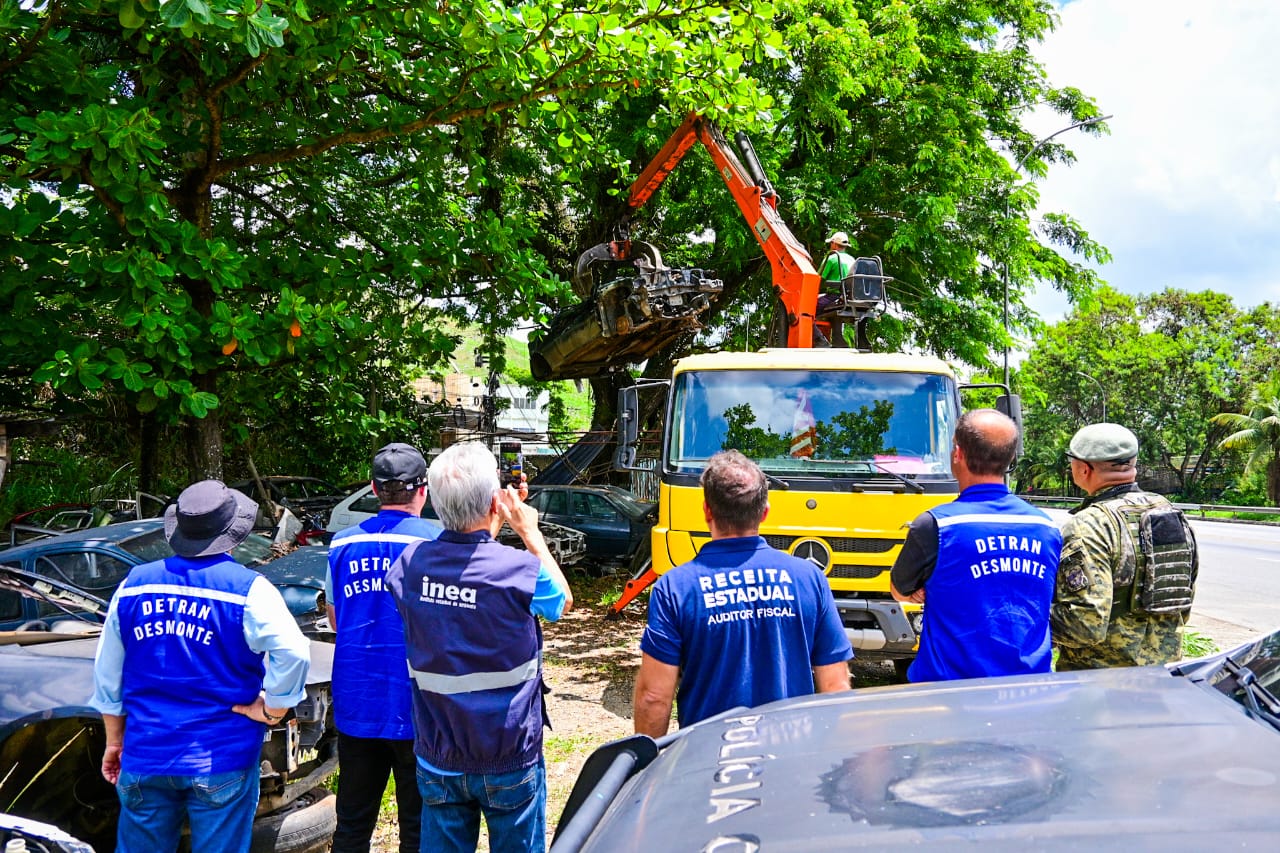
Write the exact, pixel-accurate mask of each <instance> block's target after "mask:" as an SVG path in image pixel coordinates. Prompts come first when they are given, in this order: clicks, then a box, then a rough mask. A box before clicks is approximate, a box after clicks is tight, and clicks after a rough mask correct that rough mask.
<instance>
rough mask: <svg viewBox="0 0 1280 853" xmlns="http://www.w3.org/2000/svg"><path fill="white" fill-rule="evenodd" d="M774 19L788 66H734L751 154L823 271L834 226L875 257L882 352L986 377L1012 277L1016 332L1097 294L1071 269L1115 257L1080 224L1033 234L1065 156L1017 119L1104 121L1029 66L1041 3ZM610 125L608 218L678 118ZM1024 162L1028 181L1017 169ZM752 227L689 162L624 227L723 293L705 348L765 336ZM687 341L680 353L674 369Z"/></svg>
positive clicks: (704, 170)
mask: <svg viewBox="0 0 1280 853" xmlns="http://www.w3.org/2000/svg"><path fill="white" fill-rule="evenodd" d="M778 9H779V11H778V15H777V16H776V19H775V22H776V26H777V28H778V29H779V30H780V31H781V32H782V34H783V38H784V42H783V46H784V48H785V49H786V51H787V61H786V62H783V63H752V64H749V65H747V66H744V70H745V73H747V74H749V75H751V76H752V78H753V79H755V80H756V81H757V82H758V84H759V86H760V87H761V88H762V89H763V90H764V91H766V92H768V93H769V95H771V96H772V99H773V101H774V102H775V103H776V104H777V107H776V108H775V109H774V110H773V111H771V113H770V114H769V115H768V116H765V117H762V120H761V121H760V122H759V123H758V124H757V126H756V128H755V133H754V141H755V148H756V150H757V152H758V153H759V155H760V157H761V159H762V160H763V162H764V166H765V171H766V172H767V174H768V175H769V177H770V178H771V179H772V182H773V184H774V185H775V186H776V187H777V189H778V191H779V196H780V199H781V204H780V210H781V211H782V212H783V216H784V218H785V219H786V220H787V221H788V223H789V224H790V225H791V228H792V230H793V231H794V232H795V233H796V234H797V236H799V237H800V239H801V241H802V242H804V243H805V244H806V245H808V246H809V247H810V248H811V251H812V252H813V253H814V255H815V262H816V263H819V264H820V262H821V259H822V256H823V253H824V252H825V248H826V238H827V236H828V235H829V234H830V233H831V232H832V231H835V230H841V231H846V232H848V233H849V234H850V235H851V236H852V237H853V240H854V246H853V250H854V251H857V252H859V253H862V254H868V255H880V256H882V258H883V261H884V267H885V271H886V272H887V273H888V274H890V275H892V276H894V277H895V278H896V281H894V282H892V283H891V284H890V285H889V294H890V300H891V303H892V305H893V310H892V311H890V312H889V314H888V315H886V316H885V317H883V318H882V319H881V320H879V321H878V322H877V323H876V324H874V327H873V338H874V345H875V347H876V348H878V349H883V350H890V351H894V350H902V349H905V348H909V347H915V348H920V349H925V350H928V351H931V352H934V353H937V354H938V355H940V356H943V357H947V358H955V359H959V360H962V361H965V362H967V363H969V364H973V365H984V364H990V363H991V361H992V354H993V353H994V352H999V351H1000V349H1001V348H1002V347H1003V345H1004V344H1005V343H1006V341H1007V340H1008V339H1007V338H1006V335H1005V332H1004V329H1003V327H1002V316H1001V315H1002V297H1003V293H1004V273H1005V271H1006V269H1007V270H1008V272H1009V277H1008V281H1009V289H1008V290H1009V296H1010V303H1011V326H1012V328H1013V332H1014V333H1015V334H1017V333H1019V332H1026V331H1028V330H1030V329H1033V328H1035V324H1036V318H1035V317H1034V316H1033V315H1032V314H1031V313H1030V312H1029V311H1028V310H1027V308H1026V307H1025V305H1024V302H1023V297H1024V295H1025V294H1027V293H1029V292H1031V291H1032V290H1033V289H1034V287H1035V286H1036V285H1037V284H1048V285H1050V286H1053V287H1057V288H1060V289H1062V290H1064V291H1065V292H1066V293H1067V294H1068V295H1069V296H1070V297H1071V298H1072V299H1076V298H1079V297H1081V296H1083V295H1085V294H1088V293H1089V292H1090V291H1091V290H1092V289H1093V288H1094V287H1096V286H1097V283H1098V279H1097V276H1096V274H1095V273H1094V272H1093V271H1092V270H1091V269H1089V268H1088V267H1086V266H1085V265H1084V264H1083V261H1085V260H1099V261H1104V260H1106V258H1107V254H1106V251H1105V250H1104V249H1103V248H1102V247H1100V246H1098V245H1097V244H1096V243H1095V242H1094V241H1092V240H1091V239H1090V238H1089V236H1088V234H1087V232H1085V231H1084V229H1083V228H1082V227H1080V225H1079V224H1078V223H1076V222H1074V221H1073V220H1072V219H1071V218H1070V217H1069V216H1067V215H1065V214H1060V213H1054V212H1050V213H1047V214H1042V215H1041V216H1040V217H1039V222H1038V223H1037V224H1036V225H1035V226H1033V225H1032V224H1031V222H1030V220H1029V217H1030V214H1031V213H1032V211H1033V210H1034V207H1035V204H1036V201H1037V193H1036V191H1035V188H1034V184H1033V183H1030V182H1028V181H1027V175H1031V176H1037V175H1042V174H1044V172H1045V170H1046V169H1047V168H1048V166H1049V165H1050V164H1053V163H1062V164H1069V163H1070V162H1071V161H1072V156H1071V154H1070V150H1069V149H1068V148H1067V147H1066V146H1065V145H1064V144H1063V142H1062V140H1058V141H1055V142H1052V143H1049V144H1046V145H1043V146H1039V147H1037V146H1036V141H1037V140H1036V137H1035V136H1034V135H1033V134H1032V133H1031V132H1030V131H1028V130H1026V129H1025V128H1024V127H1023V124H1022V123H1023V121H1024V119H1026V117H1027V116H1028V115H1029V114H1030V112H1031V111H1032V110H1036V109H1042V108H1044V107H1045V106H1048V107H1049V109H1050V110H1051V111H1053V112H1056V113H1059V114H1060V115H1061V116H1062V120H1063V121H1076V120H1081V119H1086V118H1092V117H1096V116H1097V115H1098V114H1099V110H1098V108H1097V106H1096V105H1095V104H1094V103H1093V102H1092V101H1091V100H1090V99H1088V98H1087V97H1085V96H1084V95H1083V94H1081V93H1080V92H1079V91H1077V90H1075V89H1072V88H1070V87H1064V86H1060V85H1055V84H1053V83H1052V82H1051V81H1049V80H1048V79H1047V77H1046V75H1045V72H1044V70H1043V69H1042V68H1041V66H1040V65H1039V63H1038V62H1037V61H1036V60H1035V58H1034V55H1033V52H1032V50H1033V47H1034V45H1035V43H1036V42H1037V41H1038V40H1040V39H1041V38H1042V37H1043V36H1044V35H1045V34H1046V33H1047V32H1048V31H1049V30H1050V28H1051V27H1052V26H1053V25H1054V22H1055V12H1054V5H1053V4H1052V3H1049V2H1036V0H1028V2H1019V3H1003V4H990V3H985V2H971V0H915V1H914V2H912V0H907V2H895V3H886V2H883V0H794V2H787V3H780V4H779V7H778ZM609 115H610V116H611V120H610V122H609V127H608V129H607V130H606V131H604V132H605V133H606V134H607V138H608V139H609V140H611V141H613V142H614V144H615V146H616V147H617V149H618V150H619V151H621V152H624V153H626V154H627V156H628V158H629V160H630V168H629V169H628V170H627V171H626V172H624V173H622V174H617V173H614V172H610V171H608V170H602V171H601V173H600V174H599V175H598V176H597V183H595V184H590V185H588V186H586V187H584V191H585V192H586V193H587V197H588V200H589V201H590V200H594V201H596V202H597V203H596V205H595V207H594V209H595V210H599V211H608V212H610V213H611V214H613V215H614V216H615V217H616V213H617V209H618V204H617V202H616V201H615V202H613V203H612V205H611V204H610V203H609V201H608V199H609V198H610V197H609V192H617V191H618V190H619V189H621V188H623V187H625V186H626V183H627V181H629V180H630V179H631V178H632V177H634V175H635V174H636V173H637V172H638V170H639V169H640V168H641V167H642V166H643V165H644V164H645V162H646V161H647V159H648V157H650V156H652V154H653V153H654V152H655V151H656V150H657V149H658V147H659V146H660V145H661V144H662V142H663V141H664V140H665V138H666V134H668V133H670V132H671V131H672V130H673V129H674V128H675V126H676V125H677V124H678V123H679V121H680V119H681V118H682V116H681V115H680V114H679V113H678V112H674V111H671V110H670V109H668V108H667V105H666V103H665V102H663V101H661V100H659V99H656V98H655V99H653V102H652V103H650V104H646V103H645V102H643V101H641V100H638V99H637V100H636V101H633V102H631V103H630V104H628V107H627V110H626V111H625V112H624V111H614V112H613V113H610V114H609ZM1043 120H1044V118H1043V115H1041V116H1039V121H1043ZM1091 130H1092V131H1093V132H1099V130H1100V129H1099V128H1097V127H1094V128H1091ZM1022 157H1026V158H1027V159H1026V162H1025V163H1024V164H1023V169H1024V172H1025V173H1027V174H1021V173H1019V172H1018V171H1016V170H1015V169H1014V168H1013V166H1012V163H1013V162H1015V161H1016V160H1017V159H1019V158H1022ZM588 209H592V208H588ZM609 224H610V223H609V217H600V218H596V219H595V220H594V221H589V222H588V223H587V227H586V228H585V229H584V232H585V236H586V237H587V238H588V239H583V240H581V241H580V242H581V243H582V244H584V245H590V244H591V243H592V242H594V241H596V240H599V239H605V238H606V237H607V236H608V234H609V231H608V225H609ZM750 225H751V223H748V222H747V221H745V220H744V219H743V217H742V215H741V214H740V213H739V211H738V210H737V208H736V207H735V206H734V204H733V203H732V201H731V199H730V198H729V196H728V193H727V192H726V190H725V187H724V186H723V184H722V183H721V181H720V180H719V178H718V176H717V174H716V172H715V169H714V168H713V167H711V164H710V161H709V159H708V158H707V157H706V156H705V155H703V154H702V153H700V152H698V151H694V152H693V153H691V154H690V155H689V158H688V162H687V163H686V164H685V165H684V166H683V167H682V168H681V169H680V170H678V171H677V172H676V173H675V174H673V175H672V177H671V178H670V179H669V180H668V181H667V184H666V185H665V187H664V188H663V191H662V193H661V194H660V195H659V196H657V197H655V198H654V199H653V200H651V201H650V202H649V205H648V207H647V208H645V209H644V210H643V211H641V213H640V214H639V215H638V216H637V218H636V222H635V223H634V228H633V233H635V234H637V235H639V236H643V237H644V239H647V240H650V241H651V242H654V243H657V244H659V245H661V246H662V247H663V249H664V250H665V251H666V252H667V257H668V258H670V259H671V260H672V262H673V263H686V264H689V265H698V266H705V267H710V268H714V269H715V270H717V271H718V272H719V273H720V274H721V276H722V277H723V278H724V280H725V290H724V293H723V295H722V296H721V298H720V299H719V300H718V301H717V304H716V305H715V308H714V311H713V315H712V327H713V328H712V331H711V332H710V333H709V334H708V335H706V336H705V337H704V340H703V342H702V344H703V345H707V346H716V345H720V344H722V343H725V342H728V343H729V344H731V345H733V346H739V347H740V346H758V345H760V344H761V343H763V342H764V341H765V339H766V329H767V326H768V323H767V321H766V320H765V317H767V315H768V313H769V311H770V310H771V309H772V307H773V304H772V297H771V289H770V281H769V277H768V271H769V267H768V264H767V263H766V261H765V259H764V257H763V255H762V254H761V252H760V251H759V249H758V247H757V246H756V244H755V241H754V239H753V237H752V235H751V231H750ZM708 233H710V234H712V235H714V241H713V242H712V243H710V244H708V243H706V242H704V235H706V234H708ZM1073 253H1079V254H1078V255H1073ZM761 315H764V317H762V316H761ZM687 346H689V342H688V341H675V342H673V348H674V349H675V353H674V354H676V355H678V354H680V350H681V348H684V347H687ZM671 355H672V352H671V351H668V353H666V358H662V359H659V362H661V363H665V362H666V361H668V360H669V358H670V356H671Z"/></svg>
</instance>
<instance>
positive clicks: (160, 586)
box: [116, 583, 249, 605]
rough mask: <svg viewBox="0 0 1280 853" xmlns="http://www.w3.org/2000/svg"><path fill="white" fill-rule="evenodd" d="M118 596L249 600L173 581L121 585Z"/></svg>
mask: <svg viewBox="0 0 1280 853" xmlns="http://www.w3.org/2000/svg"><path fill="white" fill-rule="evenodd" d="M116 595H118V596H119V597H120V598H128V597H129V596H131V595H186V596H190V597H191V598H208V599H210V600H211V601H225V602H228V603H229V604H241V605H243V604H244V603H245V602H247V601H248V600H249V597H248V596H247V595H237V594H236V593H234V592H223V591H222V590H217V589H205V588H204V587H200V586H182V585H181V584H174V583H146V584H141V585H139V586H122V587H120V590H119V591H118V592H117V593H116Z"/></svg>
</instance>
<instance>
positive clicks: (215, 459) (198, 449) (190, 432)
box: [187, 373, 222, 483]
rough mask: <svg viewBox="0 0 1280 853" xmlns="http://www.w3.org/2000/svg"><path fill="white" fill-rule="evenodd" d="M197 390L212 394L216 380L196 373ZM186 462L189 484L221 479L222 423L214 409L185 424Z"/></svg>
mask: <svg viewBox="0 0 1280 853" xmlns="http://www.w3.org/2000/svg"><path fill="white" fill-rule="evenodd" d="M192 379H193V380H194V382H195V386H196V390H198V391H208V392H209V393H210V394H212V393H214V392H215V389H216V387H217V384H218V383H217V377H216V376H215V375H214V374H212V373H198V374H196V375H195V376H193V377H192ZM187 459H188V468H189V471H190V474H191V482H193V483H194V482H197V481H199V480H221V479H222V419H221V418H220V417H219V416H218V410H217V409H211V410H210V411H209V412H208V413H207V414H206V415H205V416H204V417H203V418H197V419H195V420H192V421H189V422H188V424H187Z"/></svg>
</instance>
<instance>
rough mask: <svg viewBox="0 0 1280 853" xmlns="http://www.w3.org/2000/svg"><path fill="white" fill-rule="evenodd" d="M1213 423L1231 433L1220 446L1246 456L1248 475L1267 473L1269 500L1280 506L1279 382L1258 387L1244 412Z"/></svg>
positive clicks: (1245, 468) (1227, 413)
mask: <svg viewBox="0 0 1280 853" xmlns="http://www.w3.org/2000/svg"><path fill="white" fill-rule="evenodd" d="M1213 420H1214V423H1215V424H1217V425H1219V426H1221V427H1224V428H1226V429H1228V430H1230V431H1231V432H1230V434H1229V435H1227V436H1226V437H1224V438H1223V439H1222V441H1221V442H1220V444H1221V446H1222V447H1223V448H1226V449H1227V450H1238V451H1240V452H1242V453H1243V454H1244V455H1245V465H1244V474H1245V476H1249V475H1252V474H1254V473H1256V472H1263V473H1264V474H1265V477H1266V486H1267V500H1269V501H1270V502H1271V505H1272V506H1280V379H1277V378H1273V379H1271V380H1270V381H1268V382H1264V383H1263V384H1261V385H1258V386H1257V387H1255V388H1254V389H1253V392H1252V393H1251V394H1250V395H1249V402H1248V407H1247V409H1246V411H1245V412H1223V413H1221V414H1219V415H1217V416H1215V417H1214V419H1213Z"/></svg>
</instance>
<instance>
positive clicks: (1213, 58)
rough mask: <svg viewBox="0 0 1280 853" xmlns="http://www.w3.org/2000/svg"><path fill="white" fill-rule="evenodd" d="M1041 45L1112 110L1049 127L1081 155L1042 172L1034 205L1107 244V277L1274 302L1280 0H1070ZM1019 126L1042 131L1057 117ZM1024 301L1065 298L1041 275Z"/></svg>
mask: <svg viewBox="0 0 1280 853" xmlns="http://www.w3.org/2000/svg"><path fill="white" fill-rule="evenodd" d="M1036 54H1037V56H1038V57H1039V58H1040V59H1041V61H1042V62H1043V63H1044V65H1045V68H1046V70H1047V72H1048V74H1049V77H1050V80H1051V81H1052V82H1053V83H1054V84H1055V85H1058V86H1068V85H1069V86H1075V87H1077V88H1079V89H1081V90H1082V91H1084V92H1085V93H1086V94H1088V95H1090V96H1092V97H1093V98H1094V99H1095V100H1096V102H1097V103H1098V106H1099V107H1100V108H1101V109H1102V111H1103V113H1104V114H1105V113H1113V114H1114V115H1115V117H1114V118H1113V119H1111V120H1110V121H1108V122H1107V124H1108V125H1109V127H1110V130H1111V132H1110V135H1103V136H1101V137H1096V138H1095V137H1093V136H1090V135H1088V134H1086V133H1082V132H1080V131H1072V132H1070V133H1067V134H1063V135H1062V136H1060V137H1058V140H1059V141H1062V142H1065V143H1067V144H1068V146H1069V147H1070V148H1071V149H1072V150H1073V151H1074V152H1075V154H1076V156H1077V163H1076V164H1075V165H1074V166H1071V167H1065V166H1061V165H1055V166H1054V167H1052V169H1051V170H1050V173H1049V177H1048V178H1047V179H1046V180H1045V181H1044V182H1043V183H1041V185H1040V186H1041V209H1042V210H1060V211H1066V212H1068V213H1071V214H1072V215H1074V216H1075V217H1076V218H1077V219H1078V220H1079V221H1080V222H1081V223H1082V224H1083V225H1084V227H1085V228H1086V230H1088V231H1089V233H1090V234H1091V235H1092V236H1093V237H1094V238H1095V239H1097V240H1098V241H1099V242H1101V243H1102V244H1103V245H1105V246H1106V247H1107V248H1108V249H1110V250H1111V253H1112V255H1113V260H1112V262H1111V263H1109V264H1105V265H1103V266H1102V267H1100V269H1099V272H1100V274H1101V275H1102V277H1103V278H1104V279H1106V280H1107V281H1108V282H1109V283H1110V284H1111V285H1112V286H1113V287H1115V288H1116V289H1117V290H1121V291H1124V292H1126V293H1134V294H1138V293H1151V292H1154V291H1158V290H1162V289H1164V288H1165V287H1178V288H1182V289H1186V290H1216V291H1220V292H1226V293H1229V294H1231V295H1232V297H1233V298H1234V299H1235V302H1236V304H1237V305H1238V306H1241V307H1245V306H1252V305H1257V304H1259V303H1261V302H1264V301H1271V302H1274V303H1280V2H1277V0H1214V1H1213V2H1205V0H1069V2H1065V3H1063V4H1062V8H1061V22H1060V24H1059V26H1058V28H1057V30H1056V31H1055V32H1054V33H1053V34H1051V35H1050V36H1049V38H1048V39H1047V40H1046V41H1045V43H1044V44H1042V45H1041V46H1040V47H1039V48H1038V50H1037V51H1036ZM1027 125H1028V127H1029V129H1031V130H1032V132H1034V133H1037V134H1039V135H1040V136H1047V135H1048V134H1050V133H1053V132H1054V131H1056V130H1059V129H1060V128H1061V127H1063V121H1062V119H1061V118H1060V117H1055V116H1053V115H1045V116H1043V117H1032V118H1030V119H1028V121H1027ZM1042 125H1043V126H1042ZM1031 304H1032V306H1033V307H1035V308H1036V309H1037V310H1038V311H1039V312H1040V314H1041V316H1042V317H1043V319H1045V320H1046V321H1048V322H1054V321H1056V320H1058V319H1061V317H1062V315H1063V314H1064V312H1065V311H1066V310H1067V304H1066V300H1065V299H1064V298H1063V297H1062V296H1061V295H1060V294H1058V293H1056V292H1054V291H1052V290H1051V289H1050V288H1048V287H1044V288H1042V289H1041V291H1040V292H1039V293H1037V294H1036V297H1035V298H1034V299H1033V300H1032V302H1031Z"/></svg>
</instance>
